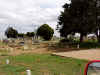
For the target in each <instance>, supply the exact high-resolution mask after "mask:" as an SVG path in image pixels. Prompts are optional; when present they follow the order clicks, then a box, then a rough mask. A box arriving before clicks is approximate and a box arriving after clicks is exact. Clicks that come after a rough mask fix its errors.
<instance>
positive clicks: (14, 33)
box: [5, 27, 18, 38]
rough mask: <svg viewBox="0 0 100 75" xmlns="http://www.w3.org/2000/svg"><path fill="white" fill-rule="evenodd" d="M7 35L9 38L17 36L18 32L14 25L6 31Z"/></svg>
mask: <svg viewBox="0 0 100 75" xmlns="http://www.w3.org/2000/svg"><path fill="white" fill-rule="evenodd" d="M5 35H6V36H7V38H17V36H18V32H17V30H15V29H13V28H12V27H9V28H7V30H6V31H5Z"/></svg>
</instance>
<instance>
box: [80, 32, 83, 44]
mask: <svg viewBox="0 0 100 75" xmlns="http://www.w3.org/2000/svg"><path fill="white" fill-rule="evenodd" d="M83 36H84V35H83V34H82V33H81V34H80V43H81V42H83Z"/></svg>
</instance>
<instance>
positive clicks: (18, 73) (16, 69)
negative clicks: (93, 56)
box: [0, 54, 87, 75]
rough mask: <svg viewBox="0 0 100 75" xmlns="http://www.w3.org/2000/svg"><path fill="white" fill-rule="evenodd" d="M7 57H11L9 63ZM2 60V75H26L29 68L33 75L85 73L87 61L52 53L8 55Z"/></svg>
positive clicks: (76, 74) (74, 74)
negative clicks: (6, 62)
mask: <svg viewBox="0 0 100 75" xmlns="http://www.w3.org/2000/svg"><path fill="white" fill-rule="evenodd" d="M6 59H10V61H11V62H10V64H9V65H7V64H5V60H6ZM1 62H2V63H1V64H0V75H26V70H27V69H31V71H32V75H44V74H43V73H50V75H60V74H63V75H83V74H84V73H83V72H84V67H85V64H86V63H87V61H85V60H80V59H73V58H62V57H59V56H51V55H50V54H34V55H32V54H31V55H28V54H24V55H19V56H6V57H4V58H2V59H1ZM80 69H81V72H80ZM80 73H81V74H80Z"/></svg>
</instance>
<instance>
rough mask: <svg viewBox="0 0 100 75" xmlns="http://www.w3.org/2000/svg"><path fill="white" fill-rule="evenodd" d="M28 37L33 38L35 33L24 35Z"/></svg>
mask: <svg viewBox="0 0 100 75" xmlns="http://www.w3.org/2000/svg"><path fill="white" fill-rule="evenodd" d="M26 35H27V36H28V37H34V36H35V33H34V32H27V34H26Z"/></svg>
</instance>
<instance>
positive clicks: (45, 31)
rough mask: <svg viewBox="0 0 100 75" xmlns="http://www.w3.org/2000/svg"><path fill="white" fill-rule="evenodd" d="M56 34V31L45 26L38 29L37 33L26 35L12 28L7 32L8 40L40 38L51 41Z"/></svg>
mask: <svg viewBox="0 0 100 75" xmlns="http://www.w3.org/2000/svg"><path fill="white" fill-rule="evenodd" d="M53 34H54V30H53V29H52V28H51V27H50V26H49V25H48V24H43V25H41V26H40V27H39V28H38V29H37V32H36V33H34V32H27V33H26V34H25V33H18V31H17V30H16V29H14V28H12V27H9V28H7V30H6V31H5V35H6V37H7V38H24V37H33V38H34V37H35V36H37V37H38V36H40V37H42V38H43V39H44V40H51V39H52V37H53Z"/></svg>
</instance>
